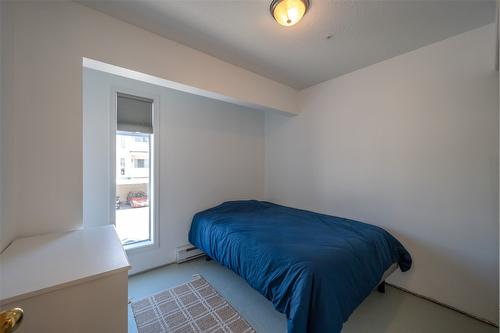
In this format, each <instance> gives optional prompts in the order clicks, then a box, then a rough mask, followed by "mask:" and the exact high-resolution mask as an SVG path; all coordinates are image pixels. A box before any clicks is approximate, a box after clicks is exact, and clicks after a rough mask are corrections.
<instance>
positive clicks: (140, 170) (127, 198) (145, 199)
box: [115, 132, 152, 245]
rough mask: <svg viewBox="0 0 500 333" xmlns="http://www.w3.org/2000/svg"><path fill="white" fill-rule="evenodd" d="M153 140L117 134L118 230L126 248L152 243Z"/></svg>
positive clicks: (147, 135)
mask: <svg viewBox="0 0 500 333" xmlns="http://www.w3.org/2000/svg"><path fill="white" fill-rule="evenodd" d="M151 138H152V134H149V133H131V132H117V135H116V168H117V170H116V207H115V208H116V230H117V232H118V235H119V236H120V239H121V241H122V244H123V245H130V244H135V243H139V242H144V241H149V240H151V205H150V198H151V169H150V167H149V166H150V164H151V163H150V161H151Z"/></svg>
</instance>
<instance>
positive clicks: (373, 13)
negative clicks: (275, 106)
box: [78, 0, 495, 89]
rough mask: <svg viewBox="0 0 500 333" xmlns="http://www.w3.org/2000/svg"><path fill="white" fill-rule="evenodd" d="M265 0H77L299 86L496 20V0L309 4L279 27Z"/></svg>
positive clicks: (327, 0) (371, 0)
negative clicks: (289, 24) (294, 21)
mask: <svg viewBox="0 0 500 333" xmlns="http://www.w3.org/2000/svg"><path fill="white" fill-rule="evenodd" d="M270 1H271V0H269V1H261V0H246V1H245V0H224V1H217V0H205V1H203V0H199V1H191V0H178V1H172V0H168V1H150V0H142V1H107V0H97V1H92V0H82V1H78V2H79V3H82V4H84V5H86V6H88V7H91V8H94V9H97V10H99V11H101V12H104V13H106V14H108V15H111V16H114V17H116V18H119V19H121V20H124V21H127V22H129V23H132V24H134V25H137V26H139V27H141V28H144V29H146V30H149V31H152V32H155V33H157V34H160V35H162V36H164V37H166V38H168V39H171V40H174V41H177V42H179V43H182V44H184V45H187V46H190V47H192V48H195V49H198V50H201V51H203V52H205V53H208V54H211V55H213V56H215V57H217V58H219V59H222V60H224V61H227V62H229V63H232V64H235V65H237V66H240V67H243V68H246V69H248V70H250V71H253V72H255V73H257V74H260V75H262V76H265V77H268V78H271V79H273V80H275V81H278V82H281V83H284V84H286V85H289V86H291V87H294V88H297V89H302V88H306V87H309V86H311V85H314V84H317V83H320V82H322V81H326V80H328V79H331V78H334V77H337V76H339V75H342V74H345V73H349V72H352V71H354V70H356V69H359V68H362V67H365V66H368V65H371V64H374V63H377V62H380V61H382V60H385V59H388V58H391V57H394V56H396V55H399V54H402V53H405V52H408V51H411V50H414V49H417V48H419V47H422V46H424V45H428V44H431V43H433V42H437V41H439V40H442V39H445V38H448V37H450V36H453V35H456V34H459V33H462V32H465V31H467V30H471V29H474V28H476V27H480V26H483V25H485V24H488V23H491V22H494V20H495V1H494V0H492V1H481V0H476V1H453V0H445V1H430V0H426V1H416V0H399V1H376V0H364V1H361V0H358V1H332V0H311V3H312V6H311V8H310V10H309V12H308V13H307V14H306V15H305V16H304V18H303V19H302V21H300V22H299V23H298V24H297V25H295V26H293V27H288V28H287V27H282V26H280V25H278V24H277V23H276V22H275V21H274V19H273V18H272V16H271V15H270V13H269V3H270Z"/></svg>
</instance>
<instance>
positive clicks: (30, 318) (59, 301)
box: [0, 225, 130, 333]
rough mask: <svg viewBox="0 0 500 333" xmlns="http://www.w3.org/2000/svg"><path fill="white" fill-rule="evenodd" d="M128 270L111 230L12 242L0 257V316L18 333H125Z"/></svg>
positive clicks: (97, 228)
mask: <svg viewBox="0 0 500 333" xmlns="http://www.w3.org/2000/svg"><path fill="white" fill-rule="evenodd" d="M129 269H130V265H129V262H128V259H127V256H126V254H125V251H124V250H123V247H122V245H121V243H120V240H119V239H118V236H117V234H116V231H115V228H114V227H113V226H111V225H110V226H104V227H96V228H88V229H84V230H78V231H72V232H67V233H54V234H47V235H43V236H35V237H27V238H19V239H16V240H15V241H14V242H13V243H12V244H11V245H10V246H9V247H8V248H7V249H6V250H5V251H4V252H3V253H2V254H1V255H0V310H5V309H9V308H12V307H20V308H22V309H23V310H24V319H23V322H22V324H21V326H20V328H19V329H18V330H17V331H16V333H17V332H19V333H29V332H37V333H38V332H47V333H58V332H62V333H66V332H68V333H78V332H82V333H83V332H85V333H88V332H93V333H98V332H113V333H114V332H117V333H119V332H127V302H128V288H127V281H128V270H129Z"/></svg>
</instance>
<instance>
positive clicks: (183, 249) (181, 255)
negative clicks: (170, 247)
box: [175, 244, 205, 264]
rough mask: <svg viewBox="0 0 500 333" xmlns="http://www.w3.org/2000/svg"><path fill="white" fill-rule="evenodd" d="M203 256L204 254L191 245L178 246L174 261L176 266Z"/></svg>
mask: <svg viewBox="0 0 500 333" xmlns="http://www.w3.org/2000/svg"><path fill="white" fill-rule="evenodd" d="M204 255H205V253H204V252H203V251H202V250H200V249H198V248H197V247H196V246H194V245H191V244H187V245H183V246H179V247H177V248H176V249H175V259H176V262H177V263H178V264H180V263H181V262H186V261H189V260H193V259H196V258H199V257H203V256H204Z"/></svg>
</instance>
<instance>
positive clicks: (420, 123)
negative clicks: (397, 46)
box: [266, 25, 499, 322]
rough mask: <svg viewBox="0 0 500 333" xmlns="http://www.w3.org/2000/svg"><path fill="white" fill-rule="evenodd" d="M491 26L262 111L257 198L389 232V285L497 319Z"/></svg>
mask: <svg viewBox="0 0 500 333" xmlns="http://www.w3.org/2000/svg"><path fill="white" fill-rule="evenodd" d="M494 30H495V26H494V25H488V26H486V27H483V28H480V29H476V30H473V31H470V32H466V33H464V34H461V35H458V36H456V37H453V38H449V39H447V40H444V41H442V42H439V43H436V44H433V45H430V46H427V47H423V48H421V49H418V50H416V51H413V52H410V53H407V54H404V55H401V56H398V57H395V58H392V59H389V60H387V61H384V62H382V63H379V64H376V65H373V66H370V67H367V68H364V69H361V70H359V71H356V72H353V73H351V74H347V75H345V76H342V77H339V78H336V79H333V80H330V81H327V82H324V83H322V84H319V85H317V86H314V87H311V88H309V89H306V90H304V91H302V92H301V93H300V97H301V110H300V111H301V113H299V115H297V116H295V117H292V118H287V117H283V116H280V115H277V114H269V115H268V116H266V198H267V199H268V200H271V201H275V202H280V203H284V204H287V205H291V206H296V207H301V208H306V209H312V210H315V211H322V212H326V213H329V214H333V215H337V216H342V217H348V218H353V219H358V220H361V221H366V222H369V223H372V224H376V225H379V226H382V227H384V228H386V229H388V230H389V231H390V232H391V233H393V234H394V235H395V236H396V237H397V238H399V239H400V240H401V241H402V242H403V244H404V245H405V246H406V247H407V248H408V250H409V251H410V252H411V254H412V256H413V258H414V266H413V268H412V269H411V271H410V272H408V273H405V274H397V275H396V276H394V278H391V279H390V282H391V283H394V284H396V285H399V286H402V287H404V288H407V289H410V290H412V291H414V292H417V293H419V294H422V295H425V296H429V297H431V298H435V299H437V300H439V301H441V302H443V303H446V304H449V305H452V306H455V307H457V308H459V309H461V310H464V311H467V312H469V313H472V314H475V315H478V316H481V317H484V318H487V319H489V320H491V321H494V322H498V318H497V315H498V311H497V304H498V295H499V293H498V154H499V149H498V148H499V147H498V126H499V125H498V124H499V122H498V91H499V90H498V72H496V71H495V70H494V57H493V56H492V54H494V52H493V47H494V41H495V34H494Z"/></svg>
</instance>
